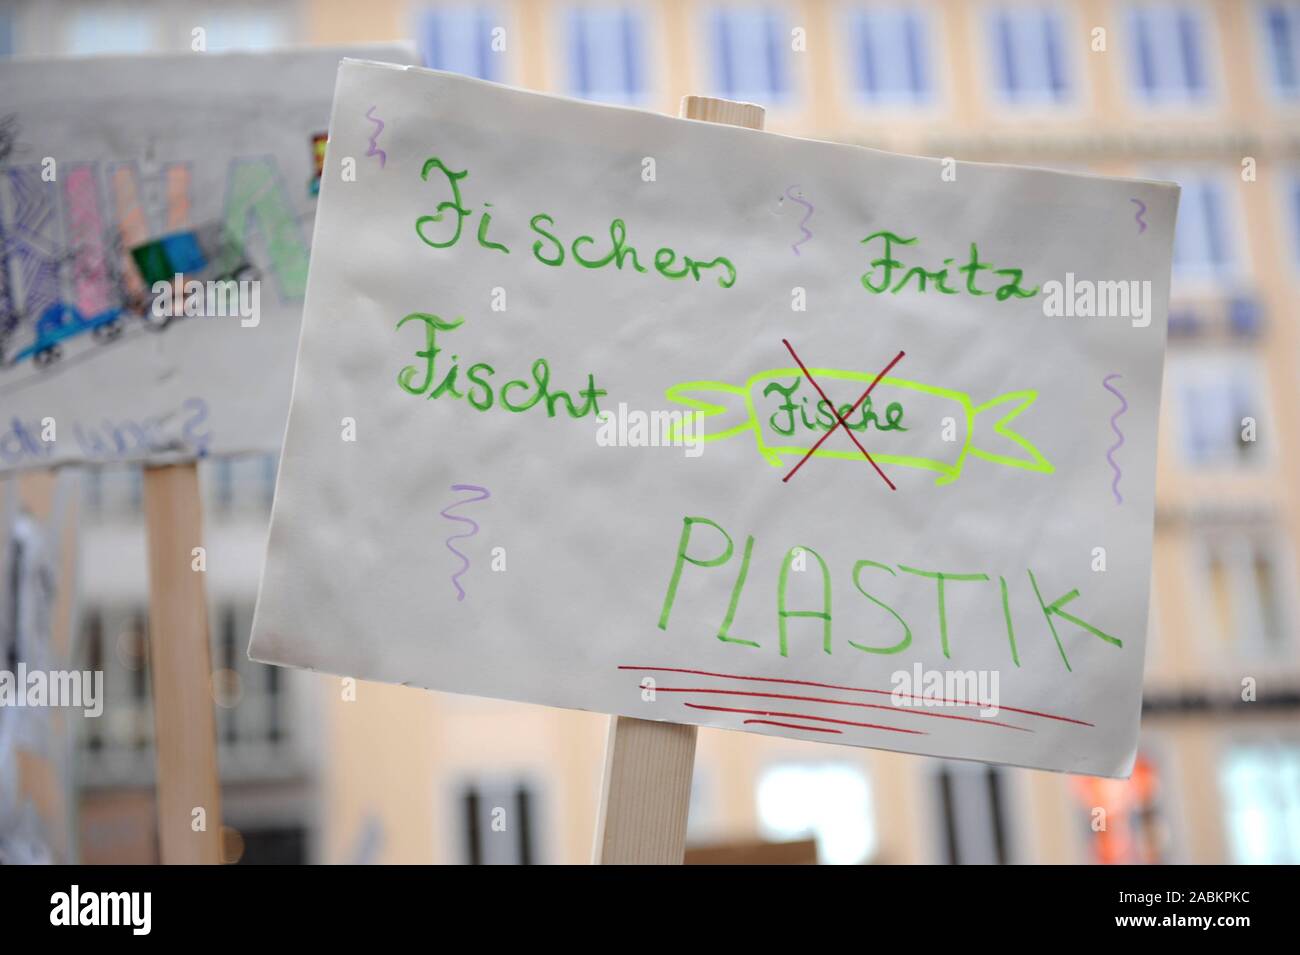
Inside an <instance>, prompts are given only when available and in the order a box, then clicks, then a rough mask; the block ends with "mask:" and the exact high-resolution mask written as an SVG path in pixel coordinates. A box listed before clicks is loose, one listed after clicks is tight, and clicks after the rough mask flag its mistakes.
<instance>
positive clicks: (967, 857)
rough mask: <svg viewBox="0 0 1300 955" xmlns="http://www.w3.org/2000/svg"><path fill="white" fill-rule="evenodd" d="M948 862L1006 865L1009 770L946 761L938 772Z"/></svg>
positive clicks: (942, 830) (942, 828)
mask: <svg viewBox="0 0 1300 955" xmlns="http://www.w3.org/2000/svg"><path fill="white" fill-rule="evenodd" d="M935 785H936V787H937V789H938V791H939V812H940V816H941V819H942V823H943V825H942V827H941V829H940V832H941V833H942V835H943V845H942V853H943V861H944V862H945V863H947V864H948V865H1006V864H1007V861H1008V846H1007V836H1008V830H1007V819H1008V817H1007V808H1006V774H1005V773H1004V772H1003V771H1002V770H1000V769H998V768H997V767H996V766H985V765H981V764H979V763H958V762H943V763H940V764H939V769H938V772H937V773H936V774H935Z"/></svg>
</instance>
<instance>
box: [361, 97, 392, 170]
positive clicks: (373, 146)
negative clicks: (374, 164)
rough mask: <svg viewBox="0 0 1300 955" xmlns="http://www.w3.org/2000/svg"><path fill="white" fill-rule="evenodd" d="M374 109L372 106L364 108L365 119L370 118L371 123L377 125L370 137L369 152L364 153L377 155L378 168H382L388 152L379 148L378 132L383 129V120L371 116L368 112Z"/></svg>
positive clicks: (385, 162)
mask: <svg viewBox="0 0 1300 955" xmlns="http://www.w3.org/2000/svg"><path fill="white" fill-rule="evenodd" d="M374 111H375V107H373V106H372V107H370V109H368V110H366V119H368V120H370V121H371V122H372V123H375V124H376V126H377V127H378V128H377V129H375V132H374V135H373V136H371V137H370V150H369V152H367V153H366V155H367V156H378V157H379V168H380V169H383V168H384V166H385V165H386V164H387V162H388V153H386V152H384V151H383V150H382V149H380V148H379V146H378V140H379V134H380V133H382V132H383V131H384V121H383V120H382V119H380V118H379V117H378V116H371V115H370V114H371V113H373V112H374Z"/></svg>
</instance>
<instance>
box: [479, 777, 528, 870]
mask: <svg viewBox="0 0 1300 955" xmlns="http://www.w3.org/2000/svg"><path fill="white" fill-rule="evenodd" d="M460 805H461V813H462V818H463V820H464V848H465V861H466V862H467V863H469V864H470V865H534V864H536V862H537V849H536V845H535V839H534V836H533V823H534V819H533V814H534V811H535V805H536V797H535V796H534V794H533V790H532V788H531V787H530V786H527V785H525V784H524V783H523V782H516V783H500V782H498V783H489V784H483V783H481V782H478V781H476V782H473V783H471V784H469V785H467V786H465V787H464V789H463V791H462V792H461V798H460Z"/></svg>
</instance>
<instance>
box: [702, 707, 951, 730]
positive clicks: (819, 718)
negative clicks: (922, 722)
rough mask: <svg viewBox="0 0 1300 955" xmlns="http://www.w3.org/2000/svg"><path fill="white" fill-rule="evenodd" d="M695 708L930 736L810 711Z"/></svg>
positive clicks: (895, 727)
mask: <svg viewBox="0 0 1300 955" xmlns="http://www.w3.org/2000/svg"><path fill="white" fill-rule="evenodd" d="M686 705H687V706H689V707H690V708H691V709H693V710H716V711H717V712H719V713H745V714H748V715H750V716H787V717H789V718H791V719H796V720H816V721H817V722H818V723H838V724H840V725H841V726H865V727H866V728H867V729H873V730H888V731H889V732H891V733H908V734H910V735H913V736H929V735H930V734H929V733H927V732H926V731H925V730H905V729H900V728H899V727H897V726H881V725H880V724H879V723H858V722H856V721H854V720H837V719H835V718H834V717H831V716H813V715H812V714H810V713H782V712H780V711H778V710H740V709H736V707H734V706H706V705H705V704H703V703H687V704H686Z"/></svg>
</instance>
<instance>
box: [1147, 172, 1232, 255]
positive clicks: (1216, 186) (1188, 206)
mask: <svg viewBox="0 0 1300 955" xmlns="http://www.w3.org/2000/svg"><path fill="white" fill-rule="evenodd" d="M1164 178H1173V179H1177V180H1178V183H1179V185H1180V186H1182V196H1181V197H1180V198H1179V202H1178V222H1177V225H1176V227H1175V229H1174V276H1175V278H1176V279H1179V280H1186V279H1193V280H1204V279H1222V278H1230V277H1231V276H1232V273H1233V271H1234V269H1235V267H1236V261H1235V256H1234V253H1233V249H1232V241H1231V239H1232V234H1233V233H1232V228H1231V224H1232V216H1231V214H1230V213H1231V206H1230V204H1229V201H1230V193H1228V192H1226V191H1225V190H1224V189H1223V188H1222V185H1221V183H1220V182H1219V181H1218V180H1217V179H1214V178H1212V177H1208V176H1205V175H1198V174H1192V175H1190V176H1177V175H1175V176H1165V177H1164Z"/></svg>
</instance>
